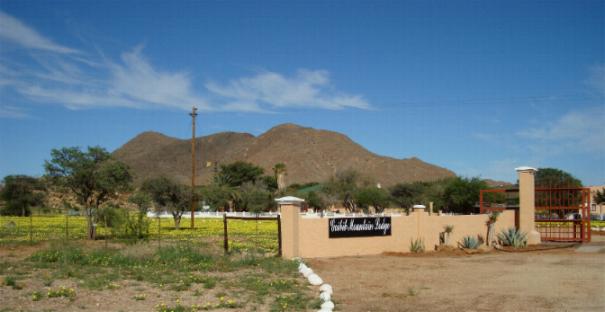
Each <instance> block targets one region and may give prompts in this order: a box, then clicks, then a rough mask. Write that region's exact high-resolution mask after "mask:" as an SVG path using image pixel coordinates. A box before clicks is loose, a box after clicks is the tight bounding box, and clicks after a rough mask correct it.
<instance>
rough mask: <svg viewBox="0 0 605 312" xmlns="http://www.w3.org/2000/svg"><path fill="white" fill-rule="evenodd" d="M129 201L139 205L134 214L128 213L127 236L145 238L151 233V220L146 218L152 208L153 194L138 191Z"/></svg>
mask: <svg viewBox="0 0 605 312" xmlns="http://www.w3.org/2000/svg"><path fill="white" fill-rule="evenodd" d="M128 201H129V202H131V203H133V204H134V205H136V206H137V210H138V211H137V213H136V214H135V215H134V216H131V215H130V214H128V216H127V217H128V218H127V220H126V225H125V226H126V229H125V230H126V236H127V237H136V238H145V237H147V235H148V234H149V220H147V218H145V216H146V215H147V212H148V211H149V209H150V208H151V196H150V195H149V194H147V193H145V192H143V191H137V192H135V193H134V194H132V195H130V197H129V198H128Z"/></svg>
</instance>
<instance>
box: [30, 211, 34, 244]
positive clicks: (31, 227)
mask: <svg viewBox="0 0 605 312" xmlns="http://www.w3.org/2000/svg"><path fill="white" fill-rule="evenodd" d="M33 228H34V212H33V211H32V210H31V209H30V211H29V243H30V244H33V243H34V236H33V234H34V233H33Z"/></svg>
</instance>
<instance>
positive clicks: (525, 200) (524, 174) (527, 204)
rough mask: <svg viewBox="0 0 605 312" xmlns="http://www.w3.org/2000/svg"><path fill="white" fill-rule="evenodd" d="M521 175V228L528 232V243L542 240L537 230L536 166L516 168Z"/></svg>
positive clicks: (533, 243) (536, 242) (534, 243)
mask: <svg viewBox="0 0 605 312" xmlns="http://www.w3.org/2000/svg"><path fill="white" fill-rule="evenodd" d="M515 170H516V171H517V175H518V177H519V230H521V231H523V232H525V233H527V244H528V245H536V244H539V243H540V242H541V239H540V233H539V232H538V231H536V225H535V218H536V206H535V205H536V186H535V179H534V175H535V173H536V171H538V170H537V169H536V168H532V167H518V168H515Z"/></svg>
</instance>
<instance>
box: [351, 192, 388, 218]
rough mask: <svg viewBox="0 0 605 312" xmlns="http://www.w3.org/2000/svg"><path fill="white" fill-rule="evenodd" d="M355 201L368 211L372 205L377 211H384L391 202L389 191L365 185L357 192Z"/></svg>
mask: <svg viewBox="0 0 605 312" xmlns="http://www.w3.org/2000/svg"><path fill="white" fill-rule="evenodd" d="M355 202H356V203H357V205H358V206H359V207H360V208H361V209H363V210H364V211H365V212H366V213H367V212H368V211H369V209H370V207H373V208H374V211H375V212H377V213H380V212H383V211H384V208H386V207H387V206H388V205H389V203H390V196H389V193H388V192H387V191H386V190H385V189H382V188H377V187H365V188H362V189H359V190H358V191H357V192H356V193H355Z"/></svg>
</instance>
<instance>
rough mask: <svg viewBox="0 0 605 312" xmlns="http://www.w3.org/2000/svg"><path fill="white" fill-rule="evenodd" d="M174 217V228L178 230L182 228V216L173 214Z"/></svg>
mask: <svg viewBox="0 0 605 312" xmlns="http://www.w3.org/2000/svg"><path fill="white" fill-rule="evenodd" d="M173 217H174V228H175V229H177V230H178V229H180V228H181V216H180V215H173Z"/></svg>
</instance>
